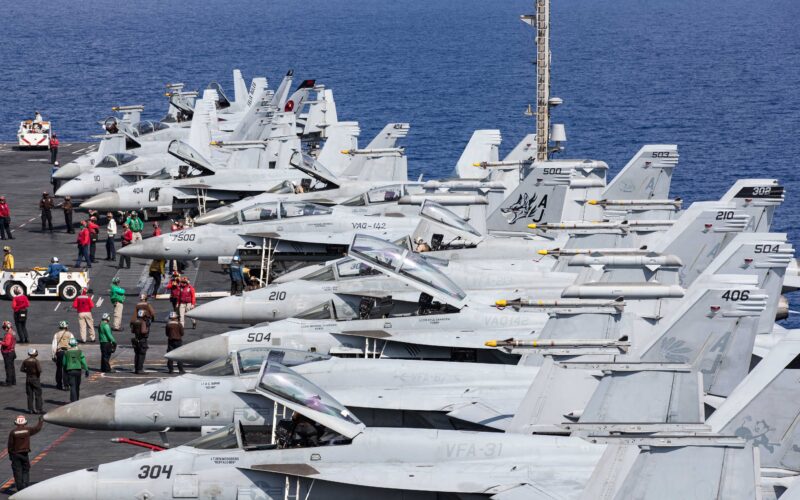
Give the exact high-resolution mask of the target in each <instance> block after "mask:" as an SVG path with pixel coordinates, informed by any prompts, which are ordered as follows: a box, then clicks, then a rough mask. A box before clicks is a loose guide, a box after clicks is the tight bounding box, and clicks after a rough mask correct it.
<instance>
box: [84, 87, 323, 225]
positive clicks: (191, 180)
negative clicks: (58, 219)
mask: <svg viewBox="0 0 800 500" xmlns="http://www.w3.org/2000/svg"><path fill="white" fill-rule="evenodd" d="M301 90H303V91H305V90H308V89H306V88H304V89H301ZM195 119H198V118H197V117H196V118H195ZM266 129H267V130H266V133H267V134H268V137H267V138H266V140H264V141H258V144H257V146H258V147H247V148H243V149H235V150H233V151H227V150H226V152H225V153H219V154H220V155H222V157H221V158H218V159H217V160H218V161H214V158H215V155H212V154H211V149H210V146H209V142H210V141H205V144H204V146H205V147H204V148H202V149H200V150H197V149H195V148H193V147H191V146H189V145H188V144H186V143H183V142H181V141H172V142H171V143H170V144H169V146H168V148H167V152H168V153H169V154H170V155H172V156H174V157H176V158H178V159H179V160H180V161H182V162H183V163H184V164H185V165H186V167H185V169H184V170H185V171H182V170H180V171H179V175H178V176H177V177H173V176H171V175H168V173H167V175H163V173H159V175H154V176H151V178H147V179H144V180H141V181H139V182H136V183H134V184H131V185H128V186H120V187H118V188H116V189H114V190H113V191H107V192H103V193H101V194H98V195H95V196H93V197H92V198H90V199H88V200H86V201H85V202H83V203H82V204H81V206H82V207H84V208H94V209H106V210H133V209H136V210H153V211H159V212H172V211H188V210H192V209H193V210H199V211H200V212H204V211H205V210H206V209H208V208H213V207H214V206H216V205H217V204H219V203H223V202H228V201H236V200H239V199H241V198H242V197H243V196H246V195H248V194H252V193H255V192H258V193H260V192H263V191H264V190H269V189H276V190H277V189H281V188H282V187H283V186H284V184H285V183H286V182H287V181H293V182H296V183H299V182H300V181H301V180H302V179H303V178H304V177H307V175H306V174H304V173H303V172H301V171H300V170H297V169H295V168H293V167H291V165H289V162H288V159H289V158H290V157H291V154H292V152H295V151H299V150H300V149H301V141H300V137H299V136H298V135H297V133H296V116H295V114H294V113H293V112H283V113H279V114H276V115H275V116H273V117H272V119H271V121H270V122H269V125H268V126H267V127H266ZM334 129H336V127H335V126H331V130H334Z"/></svg>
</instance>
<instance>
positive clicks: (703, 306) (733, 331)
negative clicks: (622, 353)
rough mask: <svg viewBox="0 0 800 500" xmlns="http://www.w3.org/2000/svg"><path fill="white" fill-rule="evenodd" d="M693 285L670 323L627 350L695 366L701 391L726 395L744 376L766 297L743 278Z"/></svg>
mask: <svg viewBox="0 0 800 500" xmlns="http://www.w3.org/2000/svg"><path fill="white" fill-rule="evenodd" d="M730 278H731V279H729V280H728V281H730V283H726V284H718V285H717V284H715V285H707V286H697V287H694V288H693V289H692V290H691V291H690V293H688V294H687V295H686V297H685V299H684V300H683V301H682V302H681V305H680V306H679V307H678V309H677V310H675V311H673V312H672V313H671V314H670V318H671V322H670V323H669V324H667V325H665V327H664V328H663V329H662V333H660V334H656V335H655V338H653V339H650V340H647V341H642V340H644V339H641V340H640V341H638V342H637V341H636V339H634V345H635V346H638V347H637V348H636V352H633V353H631V357H632V358H637V357H638V359H639V360H640V361H642V362H647V363H684V364H690V365H692V366H696V367H699V368H700V371H701V372H702V373H703V385H704V389H705V391H706V392H707V393H710V394H716V395H720V396H726V395H727V394H729V393H730V391H732V390H733V388H734V387H736V385H737V384H738V383H739V382H740V381H741V380H742V379H743V378H744V377H745V375H747V370H748V369H749V367H750V356H751V354H752V352H753V343H754V342H755V336H756V328H757V326H758V321H759V317H760V316H761V314H762V313H763V312H764V310H765V309H766V305H767V301H768V300H769V297H768V296H767V295H766V294H765V293H764V291H763V290H761V289H758V288H755V287H754V286H752V285H749V284H747V285H745V284H736V283H735V282H736V281H739V282H740V283H741V282H748V281H750V282H751V281H752V280H749V279H741V280H736V279H734V277H730Z"/></svg>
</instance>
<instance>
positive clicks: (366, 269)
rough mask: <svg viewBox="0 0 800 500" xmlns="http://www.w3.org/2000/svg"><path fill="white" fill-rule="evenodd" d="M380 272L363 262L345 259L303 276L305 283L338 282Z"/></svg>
mask: <svg viewBox="0 0 800 500" xmlns="http://www.w3.org/2000/svg"><path fill="white" fill-rule="evenodd" d="M380 274H381V272H380V271H379V270H377V269H375V268H374V267H370V266H368V265H367V264H364V263H363V262H359V261H357V260H355V259H352V258H349V257H346V258H344V259H340V260H338V261H336V262H333V263H331V264H328V265H326V266H324V267H323V268H321V269H318V270H316V271H314V272H313V273H311V274H309V275H306V276H304V277H303V278H302V279H303V280H306V281H339V280H344V279H351V278H363V277H364V276H378V275H380Z"/></svg>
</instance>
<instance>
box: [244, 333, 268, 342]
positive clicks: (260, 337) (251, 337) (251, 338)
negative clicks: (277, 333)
mask: <svg viewBox="0 0 800 500" xmlns="http://www.w3.org/2000/svg"><path fill="white" fill-rule="evenodd" d="M271 337H272V334H271V333H269V332H267V333H263V332H252V333H248V334H247V341H248V342H261V341H264V340H266V341H267V342H269V339H270V338H271Z"/></svg>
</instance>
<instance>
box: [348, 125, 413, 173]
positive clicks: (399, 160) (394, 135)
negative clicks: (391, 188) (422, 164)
mask: <svg viewBox="0 0 800 500" xmlns="http://www.w3.org/2000/svg"><path fill="white" fill-rule="evenodd" d="M408 129H409V125H408V123H389V124H388V125H386V126H385V127H383V130H381V131H380V132H379V133H378V135H376V136H375V138H373V139H372V141H370V143H369V145H367V149H368V150H382V151H380V152H377V151H376V153H375V154H359V155H355V156H353V157H351V158H350V161H349V163H348V165H347V168H346V169H345V170H344V171H343V172H342V176H344V177H353V178H357V179H358V180H360V181H389V182H392V181H406V180H407V179H408V158H406V155H405V154H404V153H403V151H402V150H401V149H396V148H397V141H398V139H402V138H403V137H405V136H406V135H408Z"/></svg>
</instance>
